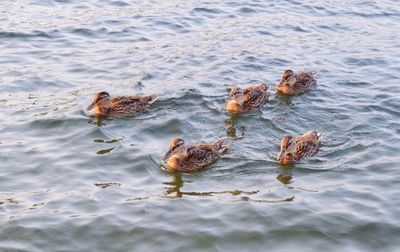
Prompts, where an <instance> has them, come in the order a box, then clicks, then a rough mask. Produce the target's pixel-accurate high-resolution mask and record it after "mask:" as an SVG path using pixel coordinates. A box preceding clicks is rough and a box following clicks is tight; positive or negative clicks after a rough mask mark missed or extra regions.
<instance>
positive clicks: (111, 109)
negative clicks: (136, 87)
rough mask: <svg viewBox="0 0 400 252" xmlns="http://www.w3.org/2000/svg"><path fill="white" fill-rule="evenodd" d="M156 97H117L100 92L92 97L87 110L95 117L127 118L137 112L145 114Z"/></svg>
mask: <svg viewBox="0 0 400 252" xmlns="http://www.w3.org/2000/svg"><path fill="white" fill-rule="evenodd" d="M156 97H157V96H156V95H150V96H117V97H113V98H111V96H110V94H109V93H107V92H105V91H102V92H100V93H97V94H96V95H95V96H94V97H93V102H92V104H90V105H89V107H88V108H87V109H88V110H92V109H93V110H94V115H95V116H97V117H106V116H110V117H129V116H133V115H134V114H135V113H137V112H145V111H147V110H148V108H149V105H150V104H151V103H152V102H153V101H154V100H155V98H156Z"/></svg>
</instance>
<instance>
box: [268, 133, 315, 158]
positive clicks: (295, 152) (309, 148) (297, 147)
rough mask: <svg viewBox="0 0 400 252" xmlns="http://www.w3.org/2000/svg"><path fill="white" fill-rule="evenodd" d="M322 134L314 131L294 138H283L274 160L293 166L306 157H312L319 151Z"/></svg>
mask: <svg viewBox="0 0 400 252" xmlns="http://www.w3.org/2000/svg"><path fill="white" fill-rule="evenodd" d="M321 137H322V134H321V133H318V132H317V131H315V130H312V131H309V132H307V133H305V134H303V135H299V136H296V137H292V136H285V137H283V138H282V140H281V147H280V150H279V153H278V155H277V157H276V159H277V160H278V161H279V163H281V164H293V163H294V162H295V161H299V160H301V159H303V158H306V157H311V156H314V155H315V154H316V153H317V152H318V149H319V143H320V140H321Z"/></svg>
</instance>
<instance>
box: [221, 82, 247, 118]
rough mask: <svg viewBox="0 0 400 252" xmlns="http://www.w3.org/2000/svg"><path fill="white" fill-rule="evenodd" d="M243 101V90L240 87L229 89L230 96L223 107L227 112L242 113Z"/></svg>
mask: <svg viewBox="0 0 400 252" xmlns="http://www.w3.org/2000/svg"><path fill="white" fill-rule="evenodd" d="M243 103H244V94H243V90H241V89H240V88H237V87H235V88H232V89H231V98H230V99H229V100H228V102H227V103H226V106H225V109H226V111H227V112H229V113H242V112H243Z"/></svg>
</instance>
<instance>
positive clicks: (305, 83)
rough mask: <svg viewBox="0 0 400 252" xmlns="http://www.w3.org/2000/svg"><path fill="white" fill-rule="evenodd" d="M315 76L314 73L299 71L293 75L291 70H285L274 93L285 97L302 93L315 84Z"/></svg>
mask: <svg viewBox="0 0 400 252" xmlns="http://www.w3.org/2000/svg"><path fill="white" fill-rule="evenodd" d="M315 76H316V72H305V71H300V72H297V73H294V72H293V71H292V70H285V71H284V72H283V75H282V79H281V81H280V82H279V83H278V85H277V86H276V88H275V91H276V92H277V93H281V94H285V95H297V94H301V93H304V92H305V91H307V89H309V88H310V87H311V86H312V85H314V84H316V83H317V81H316V80H315Z"/></svg>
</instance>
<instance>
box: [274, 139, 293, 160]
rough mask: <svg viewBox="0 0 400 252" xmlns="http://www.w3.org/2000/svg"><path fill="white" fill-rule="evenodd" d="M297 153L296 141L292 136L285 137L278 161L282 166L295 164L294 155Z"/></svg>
mask: <svg viewBox="0 0 400 252" xmlns="http://www.w3.org/2000/svg"><path fill="white" fill-rule="evenodd" d="M295 151H296V139H295V138H293V137H291V136H285V137H283V138H282V140H281V148H280V150H279V153H278V155H277V156H276V160H278V162H279V163H281V164H293V163H294V156H293V153H294V152H295Z"/></svg>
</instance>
